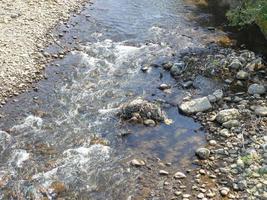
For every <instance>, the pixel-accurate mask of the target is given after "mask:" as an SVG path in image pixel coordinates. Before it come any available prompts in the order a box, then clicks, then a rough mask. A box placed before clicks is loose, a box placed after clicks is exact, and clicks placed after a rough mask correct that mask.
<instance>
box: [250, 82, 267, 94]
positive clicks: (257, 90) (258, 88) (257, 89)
mask: <svg viewBox="0 0 267 200" xmlns="http://www.w3.org/2000/svg"><path fill="white" fill-rule="evenodd" d="M265 92H266V89H265V87H264V86H263V85H259V84H257V83H254V84H252V85H250V86H249V87H248V93H249V94H264V93H265Z"/></svg>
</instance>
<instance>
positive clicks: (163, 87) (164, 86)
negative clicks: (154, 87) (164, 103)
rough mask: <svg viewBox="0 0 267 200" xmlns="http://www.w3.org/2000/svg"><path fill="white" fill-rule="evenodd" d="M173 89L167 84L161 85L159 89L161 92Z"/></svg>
mask: <svg viewBox="0 0 267 200" xmlns="http://www.w3.org/2000/svg"><path fill="white" fill-rule="evenodd" d="M170 88H171V86H170V85H167V84H165V83H162V84H160V86H159V89H160V90H166V89H170Z"/></svg>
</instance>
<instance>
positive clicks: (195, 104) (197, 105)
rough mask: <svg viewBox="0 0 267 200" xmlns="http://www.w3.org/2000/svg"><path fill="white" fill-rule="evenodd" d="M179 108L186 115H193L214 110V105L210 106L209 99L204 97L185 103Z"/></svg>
mask: <svg viewBox="0 0 267 200" xmlns="http://www.w3.org/2000/svg"><path fill="white" fill-rule="evenodd" d="M179 108H180V110H181V111H182V112H184V113H186V114H193V113H197V112H204V111H207V110H209V109H211V108H212V105H211V104H210V101H209V99H208V98H207V97H202V98H198V99H193V100H191V101H186V102H183V103H182V104H180V105H179Z"/></svg>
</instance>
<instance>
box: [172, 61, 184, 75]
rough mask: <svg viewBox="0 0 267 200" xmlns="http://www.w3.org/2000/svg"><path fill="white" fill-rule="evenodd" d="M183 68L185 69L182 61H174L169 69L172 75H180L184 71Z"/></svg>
mask: <svg viewBox="0 0 267 200" xmlns="http://www.w3.org/2000/svg"><path fill="white" fill-rule="evenodd" d="M184 70H185V63H184V62H178V63H174V64H173V66H172V67H171V69H170V71H171V75H173V76H178V75H181V74H182V73H183V72H184Z"/></svg>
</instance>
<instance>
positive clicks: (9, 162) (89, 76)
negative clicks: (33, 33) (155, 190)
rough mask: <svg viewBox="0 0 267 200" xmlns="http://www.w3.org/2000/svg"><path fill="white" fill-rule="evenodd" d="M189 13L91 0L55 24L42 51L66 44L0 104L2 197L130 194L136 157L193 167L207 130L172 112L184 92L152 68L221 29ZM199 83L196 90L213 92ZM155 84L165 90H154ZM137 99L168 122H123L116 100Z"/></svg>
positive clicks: (181, 7)
mask: <svg viewBox="0 0 267 200" xmlns="http://www.w3.org/2000/svg"><path fill="white" fill-rule="evenodd" d="M193 10H194V8H193V7H191V6H189V5H186V4H185V3H184V2H183V1H182V0H147V1H142V0H95V1H94V2H93V4H92V5H91V4H88V5H87V6H85V8H84V9H83V11H82V12H81V13H80V14H75V15H74V16H72V17H71V18H70V19H69V21H68V22H66V23H65V24H61V25H59V26H58V27H57V28H56V29H55V30H54V34H55V35H60V36H61V37H60V39H59V41H60V45H57V44H52V45H50V46H49V47H47V49H45V51H47V52H49V53H52V54H53V53H60V52H61V51H62V49H61V47H64V48H66V49H69V50H70V51H69V52H68V53H66V54H65V55H64V58H62V59H55V60H53V61H52V62H50V63H48V64H47V65H48V66H47V69H46V71H45V74H46V79H44V80H41V81H40V82H38V83H36V85H35V89H32V90H30V91H28V92H27V93H24V94H22V95H19V96H18V97H14V98H12V99H11V100H10V102H9V103H7V104H6V105H5V106H4V107H3V108H2V109H1V114H2V118H1V119H0V130H1V131H0V144H1V147H0V153H1V154H0V158H1V159H0V180H1V181H0V185H1V189H0V198H1V199H58V198H59V196H58V195H59V194H58V193H59V192H60V193H62V194H60V195H61V197H62V198H64V199H130V197H131V196H134V195H135V192H136V188H137V177H138V175H139V174H140V171H139V169H136V168H133V167H131V166H130V165H129V163H128V162H129V161H130V160H131V159H132V158H140V157H141V158H146V157H155V158H159V159H161V160H164V162H171V163H173V164H174V165H175V166H179V167H180V168H181V169H186V168H188V167H193V166H192V164H191V161H192V159H194V150H195V149H196V148H197V147H199V146H201V145H203V144H204V143H205V137H204V135H205V133H204V131H203V130H202V129H201V125H200V124H198V123H197V122H195V121H194V120H193V119H192V118H189V117H186V116H183V115H181V114H180V113H179V111H178V109H177V106H176V105H177V103H178V102H179V101H180V100H181V99H182V98H183V97H185V96H186V95H188V91H186V90H184V89H183V88H182V87H181V86H180V85H179V84H178V83H177V81H176V80H174V79H173V78H172V77H171V76H170V75H169V73H168V72H166V71H164V70H163V69H162V68H161V67H156V66H158V65H160V64H162V63H163V62H168V61H173V62H179V57H180V56H181V53H182V52H184V51H187V50H188V49H190V48H202V47H204V46H205V42H204V40H203V38H207V37H212V36H213V35H215V34H217V33H216V32H215V33H214V32H211V31H209V30H207V29H205V28H201V27H200V26H198V25H197V24H196V23H194V22H192V21H189V20H188V17H189V16H190V15H191V13H192V11H193ZM152 65H153V66H152ZM144 66H147V67H148V68H149V70H148V71H147V72H146V73H144V72H143V71H142V70H141V68H142V67H144ZM205 81H206V82H208V80H204V79H203V80H202V78H201V77H200V81H199V83H198V84H199V90H197V91H196V92H197V93H199V94H201V93H209V92H212V90H213V89H214V88H213V87H210V89H209V90H205V89H204V86H203V85H202V82H204V83H203V84H204V85H205V83H206V82H205ZM161 83H167V84H170V85H172V88H171V90H170V91H169V92H163V91H161V90H159V89H158V86H159V85H160V84H161ZM202 86H203V87H202ZM137 97H142V98H144V99H148V100H151V101H157V102H159V103H160V104H161V106H162V108H163V109H164V111H165V112H166V113H167V116H168V118H170V119H171V120H172V121H173V123H172V124H171V125H166V124H160V125H158V126H156V127H145V126H143V125H133V124H130V123H127V122H123V121H121V120H120V119H119V118H118V116H117V115H116V112H117V111H118V108H119V106H120V105H122V104H123V103H125V102H127V101H129V100H132V99H135V98H137ZM126 133H127V134H128V133H129V134H128V135H127V136H122V135H124V134H126Z"/></svg>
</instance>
